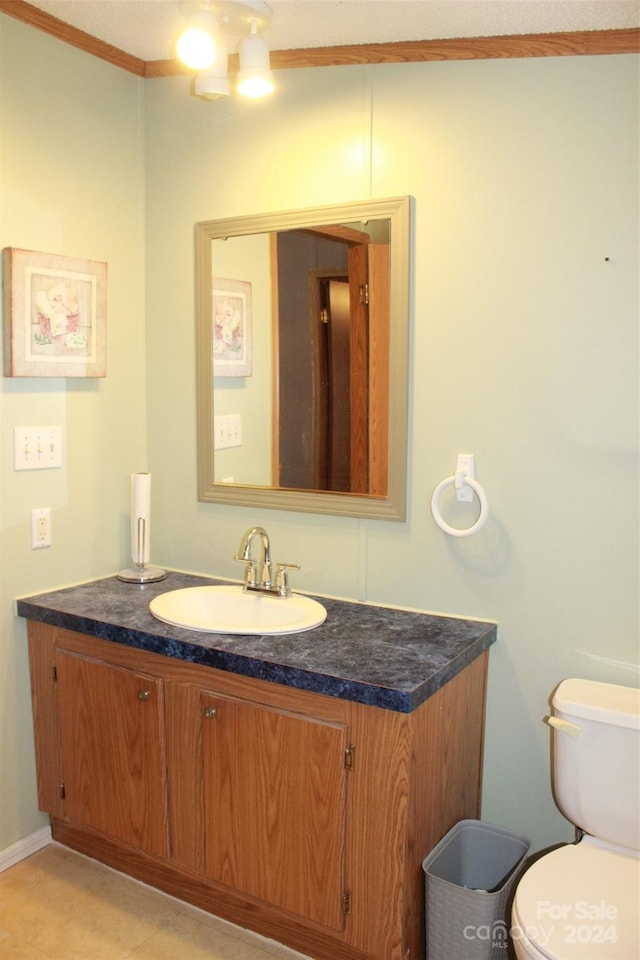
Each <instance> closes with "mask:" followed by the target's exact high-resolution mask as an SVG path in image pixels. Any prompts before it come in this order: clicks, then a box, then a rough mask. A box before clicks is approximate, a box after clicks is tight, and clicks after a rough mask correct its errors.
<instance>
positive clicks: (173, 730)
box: [29, 622, 487, 960]
mask: <svg viewBox="0 0 640 960" xmlns="http://www.w3.org/2000/svg"><path fill="white" fill-rule="evenodd" d="M29 648H30V659H31V676H32V697H33V713H34V726H35V737H36V756H37V764H38V790H39V802H40V806H41V808H42V809H43V810H46V811H47V812H48V813H49V814H50V816H51V822H52V831H53V836H54V838H55V839H57V840H59V841H60V842H62V843H65V844H67V845H69V846H71V847H73V848H75V849H77V850H80V851H81V852H83V853H86V854H88V855H89V856H92V857H95V858H96V859H98V860H102V861H103V862H105V863H108V864H109V865H110V866H113V867H115V868H117V869H120V870H122V871H124V872H126V873H128V874H130V875H132V876H135V877H137V878H139V879H141V880H143V881H145V882H147V883H150V884H152V885H154V886H157V887H159V888H160V889H163V890H165V891H167V892H168V893H171V894H173V895H174V896H178V897H181V898H182V899H184V900H187V901H189V902H191V903H194V904H196V905H197V906H199V907H202V908H204V909H206V910H209V911H210V912H212V913H215V914H218V915H220V916H223V917H225V918H227V919H229V920H231V921H232V922H234V923H237V924H239V925H241V926H245V927H249V928H251V929H254V930H256V931H258V932H260V933H262V934H264V935H265V936H268V937H272V938H274V939H276V940H280V941H281V942H283V943H286V944H288V945H289V946H291V947H293V948H294V949H297V950H300V951H301V952H303V953H305V954H308V955H309V956H312V957H316V958H318V960H413V958H418V960H421V958H422V957H423V956H424V907H423V900H424V892H423V891H424V885H423V873H422V867H421V864H422V860H423V858H424V857H425V856H426V854H427V853H428V852H429V850H430V849H431V848H432V847H433V845H434V844H435V843H436V842H437V841H438V840H439V839H440V837H442V836H443V835H444V833H445V832H446V831H447V830H448V829H449V828H450V827H451V826H452V825H453V824H454V823H456V822H457V821H458V820H459V819H462V818H465V817H477V816H478V815H479V790H480V771H481V762H482V730H483V723H484V689H485V673H486V656H487V655H486V654H482V655H481V656H480V657H478V658H477V659H476V660H474V661H473V662H472V663H471V664H470V665H469V666H468V667H466V668H465V669H464V670H463V671H461V673H459V674H458V675H457V676H456V677H455V678H453V679H452V680H451V681H449V682H448V683H447V684H445V686H443V687H442V688H441V689H440V690H439V691H438V692H437V693H436V694H434V695H433V696H432V697H431V698H429V699H428V700H427V701H426V702H425V703H424V704H422V705H421V706H420V707H419V708H418V709H417V710H415V711H414V712H413V713H410V714H402V713H396V712H394V711H390V710H382V709H378V708H375V707H370V706H366V705H363V704H358V703H354V702H352V701H347V700H341V699H339V698H333V697H327V696H324V695H321V694H315V693H309V692H306V691H301V690H296V689H294V688H290V687H284V686H281V685H278V684H273V683H266V682H264V681H260V680H255V679H252V678H248V677H243V676H239V675H236V674H231V673H227V672H223V671H219V670H215V669H211V668H208V667H200V666H197V665H195V664H191V663H187V662H183V661H178V660H174V659H171V658H169V657H165V656H162V655H159V654H153V653H147V652H145V651H141V650H136V649H134V648H131V647H127V646H123V645H120V644H117V643H112V642H109V641H104V640H98V639H95V638H91V637H87V636H84V635H81V634H78V633H73V632H71V631H68V630H63V629H60V628H56V627H50V626H46V625H44V624H40V623H35V622H30V623H29Z"/></svg>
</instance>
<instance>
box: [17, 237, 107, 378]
mask: <svg viewBox="0 0 640 960" xmlns="http://www.w3.org/2000/svg"><path fill="white" fill-rule="evenodd" d="M3 286H4V327H5V364H4V374H5V376H6V377H104V376H106V367H107V363H106V344H107V330H106V311H107V264H106V263H102V262H100V261H97V260H83V259H78V258H75V257H64V256H59V255H58V254H53V253H38V252H37V251H35V250H20V249H18V248H16V247H5V249H4V250H3Z"/></svg>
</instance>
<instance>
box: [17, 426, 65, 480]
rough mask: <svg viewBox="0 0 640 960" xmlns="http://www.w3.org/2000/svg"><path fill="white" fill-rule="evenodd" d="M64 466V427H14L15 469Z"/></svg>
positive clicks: (48, 468)
mask: <svg viewBox="0 0 640 960" xmlns="http://www.w3.org/2000/svg"><path fill="white" fill-rule="evenodd" d="M61 466H62V427H14V428H13V469H14V470H50V469H52V468H55V467H61Z"/></svg>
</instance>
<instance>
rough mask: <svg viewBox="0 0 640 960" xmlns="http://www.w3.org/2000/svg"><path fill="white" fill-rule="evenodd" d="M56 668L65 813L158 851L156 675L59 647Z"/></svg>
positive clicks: (160, 786)
mask: <svg viewBox="0 0 640 960" xmlns="http://www.w3.org/2000/svg"><path fill="white" fill-rule="evenodd" d="M56 672H57V678H58V705H59V722H60V743H61V752H62V770H63V777H64V790H65V806H66V816H67V818H68V819H70V820H72V821H74V822H76V823H79V824H83V825H85V826H88V827H91V828H92V829H94V830H98V831H99V832H100V833H103V834H106V835H107V836H108V837H111V838H113V839H115V840H120V841H122V842H123V843H126V844H128V845H129V846H132V847H136V848H138V849H141V850H144V851H145V852H147V853H151V854H154V855H155V856H159V857H166V855H167V819H166V802H165V800H164V798H165V792H166V788H165V781H166V778H165V764H164V748H163V722H162V682H161V681H160V680H158V679H155V678H153V677H149V676H146V675H144V674H142V673H136V672H134V671H133V670H127V669H125V668H121V667H113V666H110V665H109V664H106V663H101V662H99V661H97V660H92V659H91V658H89V657H84V656H81V655H78V654H74V653H70V652H68V651H64V650H60V649H59V650H58V651H57V654H56Z"/></svg>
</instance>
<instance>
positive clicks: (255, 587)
mask: <svg viewBox="0 0 640 960" xmlns="http://www.w3.org/2000/svg"><path fill="white" fill-rule="evenodd" d="M256 537H258V538H259V539H260V540H261V541H262V560H261V566H260V574H259V575H258V561H257V560H256V559H255V558H254V557H253V555H252V549H253V541H254V540H255V539H256ZM233 559H234V560H238V561H240V562H241V563H245V564H246V568H245V575H244V588H243V589H244V590H246V591H252V592H255V593H268V594H269V595H270V596H276V597H290V596H291V588H290V587H289V580H288V575H287V570H288V569H294V570H299V569H300V565H299V564H297V563H276V578H275V583H274V582H273V580H272V570H271V567H272V564H271V552H270V547H269V534H268V533H267V531H266V530H265V529H264V527H250V528H249V530H247V531H246V533H245V534H244V536H243V537H242V540H241V541H240V546H239V547H238V552H237V554H236V555H235V557H234V558H233Z"/></svg>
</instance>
